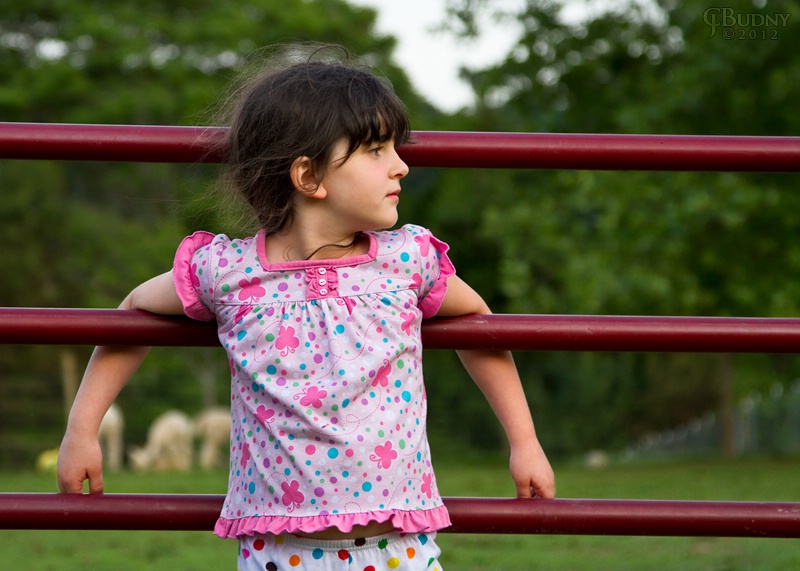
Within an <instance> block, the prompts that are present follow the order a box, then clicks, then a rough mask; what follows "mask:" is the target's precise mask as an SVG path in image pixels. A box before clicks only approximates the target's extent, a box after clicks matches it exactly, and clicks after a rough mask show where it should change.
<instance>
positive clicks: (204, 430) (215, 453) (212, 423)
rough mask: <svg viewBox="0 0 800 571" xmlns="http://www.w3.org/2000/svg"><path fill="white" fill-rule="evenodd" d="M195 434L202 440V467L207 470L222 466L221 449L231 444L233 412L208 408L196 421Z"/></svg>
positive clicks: (219, 408) (225, 409) (220, 408)
mask: <svg viewBox="0 0 800 571" xmlns="http://www.w3.org/2000/svg"><path fill="white" fill-rule="evenodd" d="M194 428H195V434H196V435H197V436H198V437H199V438H200V442H201V444H200V467H201V468H203V469H205V470H210V469H212V468H216V467H217V466H219V465H220V464H221V462H220V449H221V448H222V447H223V446H225V447H227V446H228V445H229V444H230V439H231V412H230V410H228V409H227V408H222V407H218V408H217V407H215V408H207V409H205V410H203V411H201V412H200V414H198V415H197V417H196V418H195V421H194Z"/></svg>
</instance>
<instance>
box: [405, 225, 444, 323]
mask: <svg viewBox="0 0 800 571" xmlns="http://www.w3.org/2000/svg"><path fill="white" fill-rule="evenodd" d="M405 229H407V230H408V231H410V232H411V233H412V235H413V236H414V244H415V246H416V249H417V251H418V253H419V257H420V269H421V271H422V272H421V276H420V277H421V279H420V284H419V296H420V300H419V304H418V305H419V308H420V310H421V311H422V317H426V318H427V317H433V316H434V315H436V314H437V313H438V312H439V308H440V307H441V306H442V300H443V299H444V296H445V294H446V293H447V278H449V277H450V276H452V275H454V274H455V273H456V269H455V267H454V266H453V263H452V262H451V261H450V258H449V257H448V256H447V251H448V250H449V249H450V246H448V245H447V244H446V243H445V242H443V241H441V240H439V239H438V238H437V237H436V236H434V235H433V233H432V232H431V231H430V230H428V229H427V228H423V227H421V226H414V225H407V226H405Z"/></svg>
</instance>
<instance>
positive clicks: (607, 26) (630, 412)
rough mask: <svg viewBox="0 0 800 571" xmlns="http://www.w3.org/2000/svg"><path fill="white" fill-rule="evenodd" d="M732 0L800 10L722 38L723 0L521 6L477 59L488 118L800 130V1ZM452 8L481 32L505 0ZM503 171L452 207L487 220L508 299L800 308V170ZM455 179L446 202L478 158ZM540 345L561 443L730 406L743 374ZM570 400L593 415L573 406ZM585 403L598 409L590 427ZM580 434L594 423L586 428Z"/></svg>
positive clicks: (730, 130)
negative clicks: (573, 16)
mask: <svg viewBox="0 0 800 571" xmlns="http://www.w3.org/2000/svg"><path fill="white" fill-rule="evenodd" d="M725 4H726V9H727V10H729V11H728V12H725V14H734V15H747V14H761V15H766V14H773V15H774V14H778V13H780V14H788V15H789V17H788V18H783V19H781V21H783V22H786V24H787V25H785V26H781V27H777V28H774V27H773V28H769V27H766V26H762V27H760V28H759V27H753V26H740V25H739V24H738V22H739V21H748V20H743V19H736V20H735V21H736V22H737V23H736V24H735V25H733V26H732V27H731V29H730V30H729V32H730V35H729V33H728V32H726V33H725V34H723V31H724V30H723V28H718V29H716V35H715V36H713V37H712V34H711V32H712V29H711V27H710V26H709V24H708V23H707V22H708V21H710V17H711V16H709V15H708V10H709V5H708V3H707V2H699V1H687V2H681V3H676V2H669V1H665V2H653V3H648V4H644V3H636V2H623V3H617V4H612V5H610V6H612V8H611V9H609V10H607V11H605V12H600V13H595V15H593V16H592V17H589V18H588V19H586V20H583V21H579V22H577V23H576V22H575V21H568V20H566V19H565V18H564V16H563V13H562V5H561V3H559V2H549V1H546V0H541V1H539V0H529V1H528V2H526V3H525V4H524V6H523V8H522V9H521V11H519V12H518V13H512V14H505V15H504V17H505V18H511V19H512V20H513V21H515V22H516V23H517V24H518V26H519V29H521V30H522V34H521V37H520V39H519V41H518V43H517V44H516V45H515V46H514V47H513V48H512V49H511V51H510V53H509V54H508V56H507V57H506V58H505V59H504V60H503V61H501V62H500V63H499V64H497V65H495V66H492V67H489V68H486V69H477V70H476V69H465V70H463V77H465V78H466V79H467V80H468V81H469V82H470V84H471V85H472V87H473V89H474V91H475V94H476V104H475V106H474V108H473V109H472V110H471V111H470V114H469V116H470V121H471V128H474V129H480V130H499V131H539V132H570V133H574V132H597V133H655V134H674V133H679V134H690V135H691V134H725V135H793V136H796V135H797V134H798V132H800V113H798V112H797V106H796V105H795V104H794V102H795V101H797V99H798V95H800V75H798V74H797V73H796V72H795V70H796V69H797V68H798V63H800V62H798V53H800V52H798V47H800V45H798V42H800V35H798V27H799V26H800V18H798V14H800V12H799V11H798V5H797V3H796V2H786V1H783V2H781V1H777V2H773V1H770V2H760V3H756V5H754V3H752V2H748V1H744V0H740V1H733V2H726V3H725ZM450 7H451V17H452V28H453V29H455V30H460V32H461V33H462V34H465V35H469V34H471V33H475V31H476V30H475V26H476V23H477V22H479V21H480V18H478V17H476V15H475V14H476V12H479V11H481V10H489V11H491V10H495V9H496V8H495V7H496V3H493V2H490V1H483V2H482V1H479V0H463V1H453V2H451V3H450ZM717 15H718V16H719V13H718V14H717ZM718 21H720V22H722V21H723V20H722V19H721V17H720V19H719V20H718ZM753 21H755V20H753ZM490 176H491V178H492V180H491V181H486V185H485V186H483V187H482V190H478V191H477V193H478V194H480V195H481V196H480V197H478V198H476V199H475V200H476V202H477V204H479V205H480V206H479V207H478V208H476V209H475V210H474V211H473V214H472V216H471V217H469V218H464V217H463V216H461V214H464V213H465V212H466V210H467V209H466V207H462V208H459V209H458V213H459V215H458V216H450V211H449V210H447V209H444V208H442V209H441V210H440V212H442V216H443V218H444V219H445V220H444V221H443V222H442V224H443V226H445V227H452V228H461V229H466V228H471V229H472V230H473V234H474V235H475V237H476V238H475V244H474V245H475V250H474V251H475V252H476V253H483V254H487V253H488V255H485V257H482V258H481V261H480V262H479V263H475V262H474V261H473V265H472V266H471V267H470V268H468V270H467V271H473V270H472V269H473V268H477V267H483V268H484V273H485V268H492V269H493V270H494V272H493V274H494V276H495V277H496V279H494V280H493V281H494V282H495V283H496V284H497V286H496V288H495V289H493V290H492V291H493V292H494V294H493V296H492V297H493V298H494V299H495V300H501V303H502V305H500V308H501V309H502V310H505V311H512V312H524V313H550V312H553V313H590V314H592V313H597V314H643V315H712V316H716V315H719V316H725V315H737V316H771V317H776V316H797V315H798V314H800V289H798V288H800V286H799V285H798V284H800V265H798V262H800V246H798V245H797V243H796V241H795V240H793V237H794V236H795V235H796V234H797V231H798V230H800V228H799V227H798V224H800V218H799V217H798V215H797V212H799V211H800V210H799V208H800V196H798V194H797V192H796V191H795V189H794V187H795V186H796V181H797V177H796V175H775V174H732V173H693V172H679V173H657V172H656V173H649V172H635V171H634V172H607V171H580V172H569V171H562V172H551V171H538V172H535V171H502V172H499V173H492V174H491V175H490ZM448 178H449V181H448V184H447V189H448V190H446V191H445V193H443V195H442V197H441V200H442V202H440V203H438V206H439V207H440V208H441V207H442V206H443V205H444V204H443V203H444V202H449V200H452V199H453V196H449V197H448V196H447V193H448V192H453V193H454V192H456V191H455V189H458V188H464V187H467V186H471V183H472V182H474V181H475V179H473V177H472V173H464V172H461V173H459V172H453V173H448ZM449 189H453V190H449ZM487 193H491V194H490V196H491V198H487V197H486V194H487ZM461 236H462V235H461V234H459V240H460V243H462V245H463V241H462V239H461ZM478 242H483V244H482V245H480V246H479V245H478V244H477V243H478ZM484 282H485V283H484V285H485V286H487V287H490V288H491V287H492V286H491V284H490V283H489V282H488V281H487V280H484ZM523 359H524V361H523V369H524V370H525V373H526V375H527V377H528V378H529V379H530V380H531V382H530V385H531V392H532V393H533V394H535V395H536V396H538V397H539V398H540V401H539V402H541V403H542V405H541V409H542V410H541V411H540V420H541V423H542V424H544V425H545V427H544V429H543V433H544V434H545V435H546V436H545V437H544V438H545V441H546V442H552V443H553V444H554V447H555V448H556V449H560V450H568V449H574V447H575V444H576V443H577V442H582V443H583V445H584V446H586V445H590V444H591V443H592V442H594V444H595V445H598V446H599V445H609V444H613V443H614V442H617V443H619V442H621V440H624V438H625V437H626V435H627V436H628V437H630V436H632V435H634V434H636V433H641V432H642V431H645V430H648V429H652V428H653V427H654V426H659V425H660V426H662V427H667V426H670V425H674V424H677V423H679V422H682V421H685V420H688V418H689V417H691V416H693V415H697V414H699V413H701V412H702V411H703V410H704V409H706V408H710V407H713V406H715V403H716V402H718V400H719V395H720V393H724V392H725V391H723V390H722V389H721V388H718V385H719V384H720V383H722V385H721V386H724V385H725V384H726V383H730V382H732V380H731V379H727V380H725V379H719V378H717V376H716V374H715V370H716V369H718V367H716V366H715V363H716V361H715V358H713V357H711V356H693V357H689V356H675V357H672V358H671V357H669V356H664V355H660V356H659V355H599V356H598V355H593V356H590V355H573V356H567V357H565V356H562V355H533V356H525V357H524V358H523ZM746 359H747V357H742V358H741V359H740V360H746ZM687 363H693V366H692V367H687V366H686V365H687ZM781 363H784V364H785V361H784V360H781ZM782 366H783V365H782ZM791 368H792V369H793V370H795V371H796V370H797V365H796V364H795V365H794V366H793V367H791ZM773 380H774V379H773ZM784 380H786V381H788V380H789V379H788V378H785V379H784ZM676 385H677V387H676ZM739 386H740V387H741V388H740V392H742V391H743V390H749V389H751V388H752V386H753V383H752V382H750V381H748V380H740V381H739ZM532 400H534V402H535V400H536V399H532ZM556 403H560V405H559V406H554V405H555V404H556ZM730 404H731V403H730V402H728V403H727V405H728V406H730ZM534 406H536V405H535V404H534ZM645 406H646V407H647V408H646V409H645V408H643V407H645ZM598 409H604V410H608V411H613V412H612V414H607V415H604V414H603V412H602V411H601V410H598ZM568 410H569V411H572V412H574V413H575V415H574V416H572V415H570V416H569V417H567V416H566V411H568ZM582 418H586V419H591V421H590V422H588V423H584V424H583V425H582V426H581V422H580V420H579V419H582ZM570 433H574V434H576V435H578V436H576V437H575V438H573V439H570V438H569V437H568V436H567V435H568V434H570ZM550 439H552V441H551V440H550Z"/></svg>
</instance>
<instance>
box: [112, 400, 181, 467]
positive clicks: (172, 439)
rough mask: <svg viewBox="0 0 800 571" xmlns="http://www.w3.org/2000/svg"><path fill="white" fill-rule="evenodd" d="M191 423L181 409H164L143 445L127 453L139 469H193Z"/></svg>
mask: <svg viewBox="0 0 800 571" xmlns="http://www.w3.org/2000/svg"><path fill="white" fill-rule="evenodd" d="M192 436H193V430H192V423H191V421H190V420H189V417H188V416H186V414H184V413H183V412H181V411H178V410H171V411H168V412H165V413H164V414H162V415H161V416H159V417H158V418H156V419H155V420H154V421H153V424H152V425H150V429H149V430H148V431H147V444H146V445H145V446H144V448H133V449H131V450H130V452H129V453H128V456H129V457H130V461H131V466H133V468H134V469H136V470H157V471H169V470H181V471H186V470H190V469H191V468H192Z"/></svg>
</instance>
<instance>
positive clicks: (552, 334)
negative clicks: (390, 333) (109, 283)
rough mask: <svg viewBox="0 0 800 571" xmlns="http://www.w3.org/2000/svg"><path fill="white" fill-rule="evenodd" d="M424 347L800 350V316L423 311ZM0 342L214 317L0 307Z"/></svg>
mask: <svg viewBox="0 0 800 571" xmlns="http://www.w3.org/2000/svg"><path fill="white" fill-rule="evenodd" d="M422 341H423V343H424V345H425V347H426V348H429V349H504V350H516V351H526V350H528V351H634V352H640V351H641V352H688V353H703V352H706V353H708V352H730V353H800V318H760V317H661V316H616V315H522V314H494V315H467V316H463V317H452V318H434V319H428V320H426V321H424V322H423V324H422ZM0 343H2V344H9V345H13V344H22V345H33V344H36V345H154V346H207V347H209V346H216V345H218V344H219V341H218V339H217V335H216V328H215V327H214V325H213V324H212V323H202V322H198V321H193V320H191V319H189V318H186V317H167V316H159V315H153V314H150V313H146V312H144V311H134V310H119V309H67V308H62V309H52V308H29V307H5V308H0Z"/></svg>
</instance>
